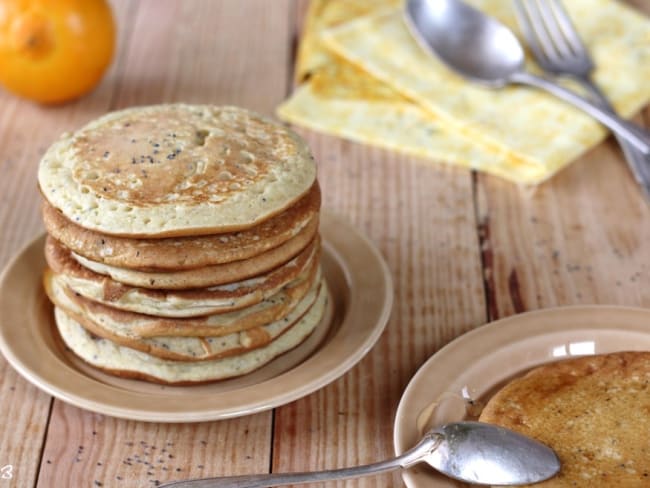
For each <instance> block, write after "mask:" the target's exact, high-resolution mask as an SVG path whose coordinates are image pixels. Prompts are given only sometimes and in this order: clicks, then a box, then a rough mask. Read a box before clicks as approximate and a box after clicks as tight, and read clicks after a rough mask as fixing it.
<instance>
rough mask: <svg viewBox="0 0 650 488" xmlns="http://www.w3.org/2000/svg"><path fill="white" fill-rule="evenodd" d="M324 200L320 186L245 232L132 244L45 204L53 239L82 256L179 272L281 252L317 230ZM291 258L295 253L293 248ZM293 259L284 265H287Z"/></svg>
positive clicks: (117, 264) (45, 218)
mask: <svg viewBox="0 0 650 488" xmlns="http://www.w3.org/2000/svg"><path fill="white" fill-rule="evenodd" d="M320 203H321V195H320V189H319V187H318V184H317V183H315V184H314V185H313V186H312V188H311V190H309V193H307V195H305V196H304V197H302V198H301V199H300V200H298V202H296V203H295V204H294V205H292V206H291V207H289V208H288V209H287V210H286V211H284V212H282V213H281V214H279V215H276V216H274V217H272V218H270V219H268V220H266V221H264V222H262V223H261V224H259V225H257V226H255V227H253V228H251V229H248V230H244V231H241V232H234V233H227V234H219V235H212V236H201V237H177V238H166V239H131V238H128V237H115V236H109V235H106V234H100V233H97V232H94V231H91V230H87V229H84V228H83V227H80V226H78V225H76V224H74V223H73V222H71V221H70V220H68V219H67V218H66V217H65V216H64V215H63V214H62V213H61V212H59V211H58V210H57V209H55V208H54V207H53V206H52V205H50V204H49V203H48V202H47V201H44V202H43V206H42V214H43V222H44V223H45V229H46V230H47V232H48V234H50V235H51V236H52V237H54V238H55V239H56V240H57V241H59V242H61V243H62V244H63V245H64V246H65V247H67V248H68V249H70V250H72V251H73V252H75V253H76V254H78V255H80V256H83V257H85V258H87V259H89V260H91V261H96V262H98V263H103V264H107V265H110V266H115V267H119V268H131V269H139V270H142V271H147V270H161V269H164V270H179V269H192V268H200V267H203V266H210V265H214V264H223V263H230V262H233V261H241V260H244V259H249V258H252V257H255V256H258V255H260V254H262V253H265V252H266V251H269V250H271V249H274V248H277V247H278V246H280V245H281V244H283V243H285V242H286V241H288V240H290V239H292V238H294V237H295V236H296V235H297V234H298V233H300V231H302V230H303V229H304V228H305V227H307V226H308V225H311V228H315V222H316V221H317V220H318V210H319V207H320ZM287 252H288V253H290V252H291V250H290V249H289V248H287ZM291 257H292V256H290V255H280V256H278V259H280V260H284V261H287V260H289V259H290V258H291Z"/></svg>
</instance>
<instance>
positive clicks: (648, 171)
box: [572, 76, 650, 202]
mask: <svg viewBox="0 0 650 488" xmlns="http://www.w3.org/2000/svg"><path fill="white" fill-rule="evenodd" d="M572 78H573V79H574V80H576V81H577V82H579V83H580V84H581V85H582V86H583V87H585V88H586V89H587V90H589V92H591V94H592V95H593V97H594V98H595V99H597V100H598V101H599V102H601V104H602V106H603V107H605V108H607V109H608V110H611V111H612V112H613V111H614V107H613V106H612V104H611V103H610V102H609V100H608V99H607V96H606V95H605V94H604V93H603V92H602V90H601V89H600V88H599V87H598V85H596V84H595V83H594V82H593V81H592V80H591V78H589V77H583V76H573V77H572ZM617 140H618V143H619V144H620V145H621V149H622V150H623V154H624V155H625V160H626V161H627V163H628V166H629V167H630V170H631V171H632V174H633V175H634V179H635V180H636V182H637V183H638V184H639V185H640V186H641V188H642V189H643V192H644V193H645V196H646V199H647V200H648V202H650V156H647V155H645V154H643V153H642V152H640V151H638V150H637V148H636V147H634V146H632V145H630V144H629V143H628V142H627V141H626V140H625V139H621V138H619V137H618V136H617Z"/></svg>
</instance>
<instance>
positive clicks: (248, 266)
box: [71, 218, 318, 290]
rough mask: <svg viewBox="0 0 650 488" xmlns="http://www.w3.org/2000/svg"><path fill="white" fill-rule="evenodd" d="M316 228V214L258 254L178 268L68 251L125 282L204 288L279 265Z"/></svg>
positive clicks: (308, 239) (305, 245)
mask: <svg viewBox="0 0 650 488" xmlns="http://www.w3.org/2000/svg"><path fill="white" fill-rule="evenodd" d="M317 232H318V218H316V219H313V220H311V221H310V222H309V223H308V224H307V226H306V227H305V228H304V229H302V230H301V231H300V232H299V233H298V235H296V236H295V237H293V238H291V239H289V240H288V241H286V242H285V243H283V244H281V245H279V246H278V247H276V248H274V249H271V250H269V251H266V252H264V253H262V254H260V255H258V256H253V257H252V258H249V259H245V260H242V261H233V262H230V263H223V264H215V265H212V266H205V267H203V268H194V269H186V270H179V271H169V270H157V271H156V270H154V271H149V270H145V271H140V270H137V269H128V268H118V267H115V266H110V265H108V264H103V263H98V262H96V261H92V260H90V259H87V258H85V257H83V256H80V255H78V254H75V253H72V254H71V255H72V258H73V259H74V260H75V261H77V262H78V263H79V264H81V265H82V266H83V267H85V268H88V269H90V270H92V271H94V272H96V273H99V274H101V275H105V276H110V277H111V278H113V279H114V280H115V281H118V282H120V283H124V284H126V285H132V286H139V287H142V288H151V289H156V290H157V289H165V290H184V289H187V288H205V287H209V286H215V285H223V284H225V283H233V282H236V281H241V280H244V279H247V278H250V277H252V276H256V275H259V274H261V273H264V272H266V271H269V270H272V269H274V268H276V267H278V266H282V265H283V264H285V263H286V262H287V261H289V260H291V259H292V258H293V257H294V256H296V255H298V254H299V253H301V252H304V251H305V250H306V248H308V247H309V245H310V243H312V242H313V241H314V236H315V235H316V233H317Z"/></svg>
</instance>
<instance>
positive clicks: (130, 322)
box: [43, 267, 320, 339]
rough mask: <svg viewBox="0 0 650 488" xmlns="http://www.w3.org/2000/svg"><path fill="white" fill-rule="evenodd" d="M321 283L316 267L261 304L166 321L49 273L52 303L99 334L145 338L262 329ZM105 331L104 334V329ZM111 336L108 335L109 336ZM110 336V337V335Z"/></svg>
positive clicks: (48, 290) (46, 278)
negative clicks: (95, 297)
mask: <svg viewBox="0 0 650 488" xmlns="http://www.w3.org/2000/svg"><path fill="white" fill-rule="evenodd" d="M317 281H320V268H318V267H314V268H313V270H311V271H310V272H309V274H308V275H306V276H305V279H302V280H296V282H295V283H291V284H290V285H288V286H285V287H284V288H282V289H281V290H280V291H278V292H277V293H275V294H274V295H271V296H270V297H268V298H265V299H263V300H262V301H260V302H259V303H256V304H254V305H251V306H249V307H245V308H242V309H240V310H235V311H232V312H226V313H220V314H213V315H207V316H203V317H190V318H171V319H170V318H165V317H154V316H152V315H144V314H139V313H135V312H126V311H123V310H118V309H115V308H113V307H109V306H106V305H103V304H101V303H97V302H93V301H92V300H89V299H87V298H84V297H82V296H81V295H79V294H76V293H74V292H73V291H72V290H70V289H69V288H68V287H67V286H66V285H65V282H64V280H63V279H62V276H61V275H56V274H54V273H53V272H52V271H51V270H49V269H48V270H46V271H45V273H44V275H43V283H44V286H45V291H46V293H47V295H48V297H49V298H50V300H51V301H52V302H53V303H54V304H55V305H56V306H57V307H60V308H62V309H64V310H65V311H66V312H68V313H70V314H74V315H75V320H77V321H78V322H81V324H82V325H83V326H84V327H85V328H86V329H88V330H90V331H91V332H93V333H95V334H96V335H99V336H102V337H106V338H109V339H110V338H111V337H113V336H120V337H126V338H130V339H141V338H147V337H157V336H177V337H204V336H210V337H218V336H224V335H227V334H232V333H234V332H240V331H243V330H248V329H252V328H254V327H260V326H262V325H265V324H268V323H270V322H274V321H275V320H278V319H281V318H283V317H285V316H286V315H288V314H289V313H290V312H291V311H292V310H293V309H294V308H295V307H296V306H297V305H298V302H300V300H302V299H303V298H304V296H305V295H306V294H307V292H308V291H309V290H310V288H311V287H312V286H313V284H314V283H315V282H317ZM100 329H101V330H105V332H103V333H102V332H101V330H100ZM107 334H108V335H107ZM109 335H110V336H109Z"/></svg>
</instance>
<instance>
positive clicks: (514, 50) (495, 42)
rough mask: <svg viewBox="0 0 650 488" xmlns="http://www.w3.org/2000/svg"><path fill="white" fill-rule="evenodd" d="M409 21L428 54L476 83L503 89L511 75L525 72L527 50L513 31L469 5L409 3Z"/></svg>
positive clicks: (451, 1) (438, 1) (451, 0)
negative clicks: (451, 26) (525, 52)
mask: <svg viewBox="0 0 650 488" xmlns="http://www.w3.org/2000/svg"><path fill="white" fill-rule="evenodd" d="M406 20H407V23H408V24H409V27H410V29H411V31H412V32H416V33H417V35H416V36H415V39H416V40H417V41H418V42H419V43H420V45H421V46H422V47H423V48H424V49H425V50H426V51H429V52H430V53H431V54H433V55H434V56H436V57H438V58H439V59H440V60H441V61H442V62H443V63H445V64H446V65H447V66H448V67H450V68H451V69H452V70H456V71H458V72H459V73H460V74H461V75H463V76H464V77H466V78H469V79H471V80H473V81H476V82H479V83H483V84H485V85H488V86H491V87H495V88H500V87H502V86H504V85H505V84H506V83H507V82H508V81H507V78H508V76H509V74H510V73H513V72H516V71H519V70H521V69H523V66H524V50H523V49H522V47H521V45H520V44H519V41H518V40H517V38H516V37H515V35H514V34H513V33H512V31H510V30H509V29H507V28H505V27H504V26H503V25H502V24H500V23H499V22H497V21H496V20H495V19H493V18H491V17H484V16H483V14H482V13H480V12H479V11H478V10H476V9H475V8H474V7H471V6H470V5H467V4H465V3H462V2H458V1H455V0H435V1H426V0H424V1H409V2H407V4H406ZM450 25H453V26H454V28H453V29H450V28H449V26H450ZM470 42H471V46H470ZM495 52H498V53H499V55H498V56H494V53H495Z"/></svg>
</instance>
